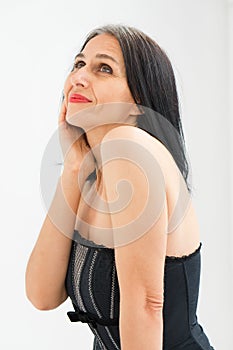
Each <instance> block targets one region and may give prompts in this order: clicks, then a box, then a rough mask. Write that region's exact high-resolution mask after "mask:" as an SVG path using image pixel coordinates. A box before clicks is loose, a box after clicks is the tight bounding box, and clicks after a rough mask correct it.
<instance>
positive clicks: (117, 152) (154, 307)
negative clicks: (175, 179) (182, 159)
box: [101, 126, 168, 350]
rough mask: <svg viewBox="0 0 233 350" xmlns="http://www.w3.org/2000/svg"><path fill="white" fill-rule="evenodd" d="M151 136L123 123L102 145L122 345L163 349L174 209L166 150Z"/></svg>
mask: <svg viewBox="0 0 233 350" xmlns="http://www.w3.org/2000/svg"><path fill="white" fill-rule="evenodd" d="M151 140H152V139H151V138H150V137H149V138H148V136H147V134H145V133H144V132H143V131H141V130H138V129H137V128H132V127H130V126H121V127H117V128H115V129H113V130H111V131H110V132H109V133H108V134H107V135H106V136H105V137H104V139H103V142H102V144H101V156H102V160H103V164H104V165H103V184H104V187H105V191H106V197H107V200H108V206H109V212H110V214H111V215H110V217H111V222H112V229H113V233H114V248H115V263H116V269H117V275H118V281H119V287H120V320H119V327H120V342H121V349H122V350H131V349H134V350H141V349H147V350H162V346H163V317H162V316H163V314H162V311H163V302H164V299H163V293H164V285H163V282H164V264H165V256H166V244H167V234H166V233H167V224H168V222H167V216H168V213H167V202H166V191H165V181H164V176H163V174H164V171H165V169H164V168H163V170H162V166H161V156H162V158H163V157H164V155H163V154H162V155H161V151H160V147H158V145H157V143H156V142H154V141H153V142H151ZM106 141H108V142H109V143H108V142H107V143H106V146H105V142H106ZM112 142H113V143H112ZM111 152H112V153H111ZM116 156H117V157H116ZM109 160H110V161H109ZM111 160H112V161H111ZM142 170H143V171H142ZM122 180H124V182H123V181H122ZM127 183H128V186H127ZM117 184H118V186H117ZM129 184H130V185H131V192H132V193H130V190H129V189H130V188H129ZM116 189H117V191H116Z"/></svg>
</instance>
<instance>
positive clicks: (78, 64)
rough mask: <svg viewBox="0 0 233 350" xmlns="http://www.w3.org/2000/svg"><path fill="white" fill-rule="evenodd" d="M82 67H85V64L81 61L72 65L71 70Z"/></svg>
mask: <svg viewBox="0 0 233 350" xmlns="http://www.w3.org/2000/svg"><path fill="white" fill-rule="evenodd" d="M80 64H83V65H80ZM84 65H85V62H83V61H78V62H75V63H74V65H73V70H74V69H75V68H80V67H83V66H84Z"/></svg>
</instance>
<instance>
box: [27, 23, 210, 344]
mask: <svg viewBox="0 0 233 350" xmlns="http://www.w3.org/2000/svg"><path fill="white" fill-rule="evenodd" d="M59 126H60V131H61V133H60V136H61V144H62V145H63V152H64V168H63V172H62V175H61V177H60V179H59V183H58V186H57V191H56V193H55V196H54V199H53V202H52V204H51V207H50V210H49V213H48V215H47V217H46V219H45V222H44V224H43V226H42V229H41V232H40V235H39V237H38V241H37V242H36V244H35V247H34V249H33V251H32V254H31V256H30V259H29V262H28V266H27V271H26V291H27V296H28V298H29V300H30V301H31V302H32V303H33V305H34V306H35V307H37V308H38V309H47V310H49V309H53V308H56V307H57V306H59V305H60V304H61V303H63V302H64V301H65V300H66V299H67V297H68V296H69V297H70V298H71V300H72V303H73V306H74V311H70V312H68V316H69V318H70V320H71V321H74V322H75V321H82V322H87V323H88V325H89V327H90V329H91V330H92V332H93V333H94V335H95V339H94V349H108V350H110V349H123V350H131V349H134V350H136V349H140V350H141V349H148V350H150V349H151V350H161V349H164V350H165V349H166V350H168V349H173V350H178V349H187V350H188V349H189V350H196V349H205V350H209V349H213V347H212V346H211V345H210V343H209V340H208V338H207V336H206V335H205V333H204V331H203V329H202V327H201V326H200V325H199V323H198V320H197V316H196V308H197V302H198V292H199V281H200V250H201V245H202V243H201V242H200V233H199V228H198V223H197V218H196V215H195V211H194V207H193V205H192V202H191V200H190V194H191V188H190V185H189V183H188V175H189V167H188V162H187V159H186V154H185V144H184V137H183V131H182V124H181V120H180V115H179V108H178V98H177V91H176V84H175V78H174V73H173V70H172V67H171V63H170V61H169V59H168V57H167V55H166V54H165V52H164V51H163V50H162V49H161V48H160V47H159V46H158V44H157V43H155V42H154V41H153V40H152V39H151V38H149V37H148V36H147V35H146V34H144V33H142V32H141V31H139V30H137V29H135V28H131V27H127V26H121V25H109V26H104V27H102V28H98V29H95V30H94V31H92V32H91V33H90V34H89V35H88V37H87V39H86V41H85V43H84V45H83V46H82V48H81V50H80V53H79V54H77V56H76V57H75V62H74V66H73V69H72V71H71V72H70V74H69V75H68V77H67V79H66V82H65V85H64V95H63V101H62V106H61V113H60V118H59ZM135 164H136V165H139V166H138V167H137V166H135ZM141 170H144V175H143V171H141ZM145 174H146V176H145ZM77 178H79V181H80V182H79V185H78V184H77ZM121 180H126V182H127V183H130V184H131V185H132V188H133V194H132V192H131V194H132V197H131V198H132V201H130V204H129V205H126V204H128V202H127V201H126V200H127V199H129V194H130V193H129V191H128V189H129V187H127V186H125V185H124V184H122V183H121V184H120V182H121ZM146 180H147V181H146ZM118 183H119V188H118V190H119V193H118V194H119V197H120V196H122V197H120V201H117V200H116V191H115V190H116V184H118ZM120 185H121V186H122V187H120ZM132 188H131V189H132ZM81 195H82V196H81ZM84 198H85V200H87V201H85V200H84ZM118 199H119V198H118ZM116 203H117V205H116ZM119 203H120V205H118V204H119ZM147 203H149V205H147ZM70 209H71V210H70ZM116 209H117V210H116ZM141 213H143V215H142V218H139V216H140V214H141ZM76 214H77V215H76ZM138 218H139V219H138ZM54 222H56V224H54ZM130 225H131V226H130ZM166 233H167V234H166ZM70 238H72V240H71V239H70ZM51 247H52V250H51Z"/></svg>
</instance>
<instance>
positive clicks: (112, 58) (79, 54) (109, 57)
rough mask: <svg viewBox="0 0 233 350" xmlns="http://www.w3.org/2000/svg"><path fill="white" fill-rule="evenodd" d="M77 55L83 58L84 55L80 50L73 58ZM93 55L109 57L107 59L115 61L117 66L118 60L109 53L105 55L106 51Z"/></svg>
mask: <svg viewBox="0 0 233 350" xmlns="http://www.w3.org/2000/svg"><path fill="white" fill-rule="evenodd" d="M77 57H82V58H85V55H84V54H83V53H82V52H80V53H78V54H77V55H76V56H75V60H76V58H77ZM95 57H96V58H105V59H109V60H111V61H113V62H115V63H116V64H118V66H119V62H118V61H117V60H116V59H115V58H114V57H112V56H110V55H107V54H106V53H97V54H96V55H95Z"/></svg>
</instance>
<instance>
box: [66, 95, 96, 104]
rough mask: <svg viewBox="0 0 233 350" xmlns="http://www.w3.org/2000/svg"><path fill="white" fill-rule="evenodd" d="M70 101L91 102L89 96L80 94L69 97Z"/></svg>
mask: <svg viewBox="0 0 233 350" xmlns="http://www.w3.org/2000/svg"><path fill="white" fill-rule="evenodd" d="M69 102H71V103H87V102H91V100H89V99H88V98H87V97H85V96H83V95H80V94H72V95H70V97H69Z"/></svg>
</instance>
